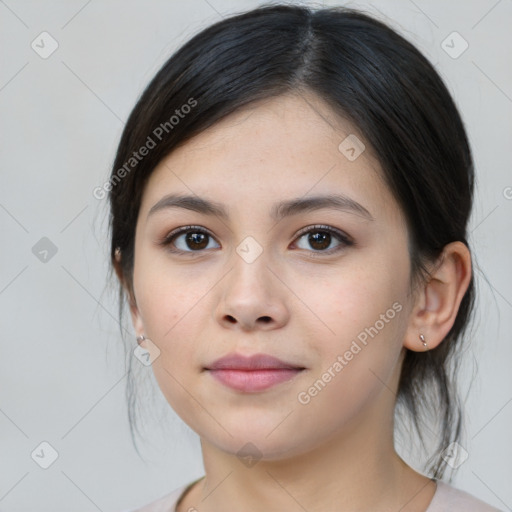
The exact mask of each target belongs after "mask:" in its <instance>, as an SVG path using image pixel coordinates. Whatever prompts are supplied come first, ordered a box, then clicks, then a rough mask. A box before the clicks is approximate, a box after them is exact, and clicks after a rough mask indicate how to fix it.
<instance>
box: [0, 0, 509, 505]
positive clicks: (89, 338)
mask: <svg viewBox="0 0 512 512" xmlns="http://www.w3.org/2000/svg"><path fill="white" fill-rule="evenodd" d="M339 3H341V2H324V5H333V4H339ZM257 5H259V2H256V1H248V0H246V1H240V2H234V1H226V0H208V1H206V0H190V1H186V2H185V1H180V2H177V1H151V2H143V1H138V2H135V1H131V2H127V1H122V0H108V1H101V0H92V1H85V0H76V1H64V0H62V1H22V0H20V1H15V0H5V1H0V19H1V21H2V30H1V32H0V48H1V53H2V65H1V71H0V73H1V76H0V109H1V111H0V116H1V122H2V131H1V137H2V139H1V143H0V148H1V151H2V154H1V159H0V162H1V188H0V225H1V233H2V242H1V247H2V249H1V251H0V312H1V313H0V314H1V332H0V340H1V341H0V343H1V348H0V350H1V352H0V465H1V466H0V510H4V511H7V510H9V511H13V512H17V511H29V510H30V511H36V510H37V511H41V512H43V511H52V512H60V511H67V512H69V511H71V510H72V511H74V512H80V511H95V510H101V511H119V510H123V509H126V508H132V507H135V506H138V505H141V504H144V503H147V502H149V501H151V500H153V499H155V498H157V497H158V496H160V495H162V494H165V493H167V492H169V491H171V490H173V489H174V488H176V487H178V486H179V485H182V484H185V483H187V482H189V481H191V480H192V479H195V478H197V477H199V476H201V475H203V467H202V462H201V454H200V446H199V440H198V437H197V435H196V434H195V433H194V432H192V431H191V430H190V429H189V428H188V427H187V426H186V425H185V424H184V423H183V422H182V421H181V420H180V419H179V418H178V417H177V416H176V415H175V414H174V412H173V411H172V410H171V409H170V407H168V406H167V403H166V402H165V400H164V399H163V398H162V397H161V394H160V392H159V390H158V389H157V388H156V384H155V383H154V381H153V378H152V373H151V369H150V368H147V369H144V368H143V367H142V366H141V368H143V370H145V371H146V370H147V371H146V377H147V379H146V381H145V382H146V383H147V384H148V386H149V388H148V389H149V391H148V399H147V403H148V410H149V411H153V412H154V414H153V415H151V414H149V413H148V415H147V418H146V420H145V423H146V425H147V430H146V436H147V439H148V443H147V445H145V446H144V448H143V451H142V454H143V456H144V458H145V462H143V461H142V460H141V459H140V458H139V457H138V456H137V454H136V452H135V451H134V449H133V447H132V444H131V440H130V437H129V430H128V424H127V419H126V405H125V398H124V386H125V382H126V378H125V373H126V371H125V363H124V355H123V349H122V344H121V341H120V337H119V326H118V324H117V321H116V318H117V304H116V295H115V293H114V292H113V288H112V289H111V288H110V287H109V286H106V276H107V262H108V245H107V241H106V227H107V216H106V215H107V203H106V200H105V199H103V200H98V199H96V198H94V197H93V194H92V191H93V189H94V188H95V187H97V186H99V185H102V184H103V183H104V182H105V180H106V179H107V177H108V173H109V166H110V165H111V164H112V161H113V157H114V151H115V148H116V145H117V143H118V141H119V137H120V134H121V130H122V128H123V123H124V120H126V118H127V116H128V114H129V112H130V110H131V108H132V107H133V106H134V103H135V101H136V99H137V97H138V95H139V94H140V92H141V90H142V88H143V87H144V86H145V85H146V83H147V82H148V81H149V80H150V78H152V76H153V75H154V73H155V72H156V71H157V70H158V69H159V67H160V66H161V64H162V63H163V62H164V61H165V60H166V59H167V57H168V56H169V55H170V53H171V52H172V51H173V50H174V49H175V48H177V47H178V46H179V45H180V44H182V43H183V42H185V41H186V40H187V39H188V38H189V37H190V36H191V35H192V34H195V33H196V32H197V31H198V30H199V29H201V28H203V27H205V26H207V25H209V24H211V23H213V22H215V21H217V20H220V19H221V17H223V16H225V15H227V14H229V13H231V12H234V11H240V10H245V9H247V8H252V7H256V6H257ZM315 5H321V4H315ZM347 5H350V6H353V7H362V8H365V9H366V10H367V11H369V12H370V13H374V14H375V15H377V16H378V17H379V18H381V19H384V20H387V21H388V22H389V23H391V25H392V26H394V27H395V28H396V29H397V30H398V31H399V32H401V33H402V34H404V35H405V36H406V37H407V38H408V39H409V40H411V41H412V42H413V43H415V44H416V45H417V46H418V47H419V48H420V49H421V50H422V51H423V52H424V53H425V54H426V55H427V57H428V58H429V59H430V60H431V61H432V63H434V64H435V65H436V66H437V69H438V70H439V71H440V73H441V75H442V76H443V78H444V79H445V81H446V83H447V85H448V87H449V88H450V90H451V91H452V93H453V95H454V97H455V99H456V102H457V104H458V106H459V107H460V110H461V113H462V116H463V118H464V120H465V123H466V125H467V130H468V133H469V137H470V141H471V144H472V147H473V151H474V156H475V162H476V167H477V174H478V182H477V195H476V200H475V208H474V214H473V217H472V220H471V234H470V243H471V244H472V247H473V251H474V255H475V273H476V278H477V289H478V292H479V294H480V295H479V296H480V298H479V301H478V304H477V306H478V311H477V314H476V323H475V331H474V341H473V342H472V346H471V349H470V350H469V351H468V352H467V353H466V357H465V363H464V367H463V373H464V378H463V379H462V381H461V384H462V390H463V394H464V395H465V394H467V393H466V391H467V389H468V385H469V384H470V383H471V384H472V386H471V394H470V395H469V397H468V398H467V399H466V407H467V420H468V421H467V428H466V440H465V442H464V444H463V446H464V449H465V450H467V452H468V454H469V458H468V459H467V460H466V461H465V462H464V463H463V464H462V465H461V466H460V467H459V469H458V470H457V472H456V474H455V479H454V485H456V486H457V487H459V488H461V489H465V490H467V491H469V492H471V493H473V494H474V495H476V496H478V497H480V498H482V499H484V500H485V501H488V502H489V503H491V504H493V505H495V506H497V507H499V508H500V509H502V510H511V507H512V487H511V485H510V482H511V478H512V462H511V461H512V443H511V442H510V431H511V424H512V421H511V420H512V403H511V402H512V375H511V372H510V371H509V368H510V366H511V361H512V344H511V343H510V341H511V336H510V332H511V328H512V323H511V318H512V292H511V290H512V272H511V270H510V261H511V252H512V251H511V248H512V247H511V246H512V237H511V236H510V222H507V221H509V219H510V218H511V213H512V188H510V187H512V174H511V171H510V170H511V163H512V156H511V155H512V153H511V151H510V150H511V141H512V129H511V122H510V119H511V114H512V72H511V67H510V55H511V46H512V45H511V43H512V37H511V27H512V1H511V0H501V1H496V0H479V1H477V0H473V1H465V2H462V1H461V2H458V1H453V2H445V1H442V0H436V1H426V0H415V1H412V0H402V1H391V0H389V1H384V0H383V1H375V2H373V4H372V3H370V2H350V3H349V4H347ZM43 31H47V32H48V33H49V34H51V36H52V37H53V38H54V39H55V40H56V41H57V42H58V45H59V46H58V49H57V50H56V51H55V52H54V53H53V54H52V55H50V56H49V57H48V58H46V59H43V58H42V57H41V56H40V55H39V54H38V53H36V51H34V50H33V49H32V47H31V43H32V41H34V40H35V41H36V43H37V42H38V41H39V45H40V46H42V43H40V38H38V36H39V34H41V32H43ZM454 31H457V32H458V33H459V34H460V35H461V36H462V37H463V38H464V39H465V40H466V41H467V43H468V44H469V47H468V49H467V50H466V51H465V52H464V53H462V54H461V55H460V56H458V58H453V55H452V56H450V55H448V53H446V51H445V50H444V49H443V47H442V44H443V41H444V40H446V38H447V37H448V36H449V35H450V34H452V32H454ZM448 41H451V40H450V39H448ZM445 44H446V43H445ZM450 44H451V46H454V49H453V50H452V52H453V51H457V50H460V49H461V46H460V44H461V41H458V42H457V41H455V42H454V43H453V44H452V43H450ZM45 48H46V50H48V49H49V48H50V46H49V40H46V43H45ZM43 237H47V238H48V239H49V240H50V241H51V243H52V244H53V246H55V248H56V250H57V252H56V253H55V254H53V253H52V250H51V247H50V248H49V245H48V244H49V243H48V241H47V240H43V241H40V240H41V239H42V238H43ZM36 244H39V245H36ZM45 244H46V245H45ZM34 246H35V249H33V248H34ZM44 250H48V251H49V252H48V253H44ZM41 251H43V252H41ZM126 322H129V319H128V318H127V319H126ZM126 329H127V330H128V332H129V333H130V334H131V333H132V332H133V331H132V328H131V325H129V324H128V323H127V324H126ZM134 343H135V341H134ZM134 346H135V345H134ZM475 370H478V371H477V373H476V375H475ZM142 373H144V371H143V372H142ZM151 390H152V391H151ZM150 397H152V398H150ZM43 441H46V442H48V443H50V445H51V446H53V447H54V449H55V450H56V451H57V452H58V458H57V460H56V461H55V462H54V463H53V464H52V465H51V466H50V467H49V468H48V469H42V468H41V467H40V466H39V465H38V464H36V462H35V461H34V460H33V459H32V458H31V453H32V452H33V451H34V450H35V449H36V448H37V447H38V446H39V445H40V443H41V442H43ZM48 453H49V452H48V451H46V454H48ZM45 456H46V455H45ZM405 457H407V454H405ZM41 458H44V457H41Z"/></svg>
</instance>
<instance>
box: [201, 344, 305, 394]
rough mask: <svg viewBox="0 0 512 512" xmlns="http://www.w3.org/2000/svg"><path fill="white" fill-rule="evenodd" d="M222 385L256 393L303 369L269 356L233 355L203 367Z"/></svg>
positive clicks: (288, 379)
mask: <svg viewBox="0 0 512 512" xmlns="http://www.w3.org/2000/svg"><path fill="white" fill-rule="evenodd" d="M204 369H205V370H206V371H207V372H208V373H209V374H210V375H212V377H213V378H214V379H215V380H216V381H218V382H220V383H221V384H223V385H225V386H227V387H229V388H231V389H234V390H237V391H242V392H247V393H250V392H258V391H264V390H266V389H269V388H271V387H274V386H276V385H278V384H280V383H282V382H287V381H290V380H291V379H293V378H294V377H296V376H297V375H298V374H300V373H302V372H303V371H304V370H306V368H305V367H304V366H301V365H297V364H295V363H291V362H287V361H283V360H281V359H278V358H276V357H273V356H270V355H268V354H254V355H252V356H249V357H247V356H243V355H241V354H236V353H232V354H229V355H227V356H225V357H222V358H220V359H218V360H216V361H215V362H214V363H212V364H211V365H209V366H208V367H206V368H204Z"/></svg>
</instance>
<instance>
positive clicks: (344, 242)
mask: <svg viewBox="0 0 512 512" xmlns="http://www.w3.org/2000/svg"><path fill="white" fill-rule="evenodd" d="M311 232H312V233H315V232H322V233H323V232H326V233H329V234H331V235H334V236H335V237H336V238H337V239H338V241H339V242H341V243H340V244H339V245H338V246H336V247H334V248H332V249H328V250H317V251H315V250H312V251H309V252H311V257H313V258H319V257H320V258H321V257H323V256H324V255H331V254H334V253H337V252H339V251H341V250H343V249H344V248H345V247H351V246H355V245H356V243H355V242H354V240H352V239H351V238H350V237H349V236H347V235H346V234H345V233H343V232H342V231H340V230H338V229H336V228H333V227H331V226H325V225H323V224H315V225H314V226H308V227H307V228H304V229H301V230H300V231H299V232H298V233H297V235H296V239H297V238H302V237H303V236H304V235H307V234H308V233H311ZM186 233H202V234H204V235H207V236H209V237H211V238H213V239H215V237H214V236H213V235H211V234H210V233H209V232H208V231H207V230H205V229H204V228H201V227H200V226H183V227H181V228H178V229H175V230H174V231H172V232H171V233H169V234H168V235H167V236H166V237H165V238H164V239H163V240H162V241H161V242H159V245H162V246H164V247H165V248H166V249H167V250H168V251H169V252H171V253H173V254H180V255H184V254H187V255H189V254H190V255H191V254H194V253H202V252H204V251H205V249H202V250H199V251H183V250H181V249H176V248H171V244H172V242H173V241H174V239H176V238H177V237H178V236H179V235H183V234H186ZM217 243H218V242H217Z"/></svg>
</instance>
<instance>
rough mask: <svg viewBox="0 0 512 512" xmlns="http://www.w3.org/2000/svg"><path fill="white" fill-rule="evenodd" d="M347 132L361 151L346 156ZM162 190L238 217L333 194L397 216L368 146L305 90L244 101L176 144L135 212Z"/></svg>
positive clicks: (382, 214) (349, 142)
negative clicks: (202, 200) (200, 200)
mask: <svg viewBox="0 0 512 512" xmlns="http://www.w3.org/2000/svg"><path fill="white" fill-rule="evenodd" d="M178 129H179V127H178ZM347 137H348V139H347ZM354 137H357V139H359V140H360V141H361V142H363V144H364V145H365V148H364V150H363V151H362V153H361V154H360V155H359V156H358V157H357V158H355V159H349V158H348V157H347V154H348V155H349V156H351V155H353V154H354V152H352V153H346V148H347V147H349V146H354V141H355V142H356V144H357V139H354ZM340 144H341V149H340ZM354 148H355V150H356V151H358V152H359V151H360V150H361V149H363V147H362V146H357V145H356V146H354ZM169 192H176V193H183V194H187V195H190V194H192V195H198V196H200V197H204V198H209V199H212V200H215V201H216V202H221V203H224V204H225V205H226V208H227V210H228V211H230V210H232V211H233V212H239V213H240V214H244V212H245V214H247V212H249V213H250V214H255V213H256V209H259V208H256V205H258V206H260V205H262V207H265V205H269V206H270V205H271V204H273V203H276V202H278V201H282V200H286V199H292V198H297V197H303V196H306V195H325V194H332V193H336V192H338V193H342V194H345V195H347V196H349V197H351V198H352V199H354V200H355V201H357V202H359V203H361V204H362V205H364V206H365V207H366V208H367V209H368V210H370V212H372V215H373V216H374V217H376V218H379V217H380V218H381V219H384V218H386V219H389V220H391V221H401V220H402V218H401V212H400V210H399V207H398V205H397V204H396V202H395V200H394V198H393V196H392V194H391V191H390V190H389V189H388V187H387V186H386V184H385V182H384V180H383V178H382V170H381V168H380V165H379V163H378V161H377V159H376V158H375V157H374V156H373V154H372V148H371V147H369V145H368V144H367V143H366V142H364V138H363V136H362V135H361V134H360V133H359V130H357V129H356V128H355V127H354V126H352V125H351V124H350V123H349V122H348V121H346V120H344V119H341V118H340V117H339V116H337V115H335V114H334V112H333V111H332V109H330V108H329V106H328V105H327V104H325V103H324V102H323V101H322V100H321V99H319V98H318V97H316V96H314V95H311V94H309V95H305V94H301V95H298V94H289V95H283V96H278V97H275V98H271V99H268V100H263V101H259V102H257V103H254V104H251V105H249V106H247V107H245V108H243V109H242V110H239V111H237V112H235V113H233V114H231V115H229V116H227V117H226V118H224V119H223V120H221V121H219V122H218V123H216V124H215V125H213V126H211V127H210V128H208V129H207V130H205V131H203V132H202V133H200V134H199V135H197V136H195V137H194V138H192V139H191V140H189V141H188V142H186V143H185V144H184V145H183V146H181V147H179V148H177V149H176V150H175V151H173V152H172V153H171V154H170V155H168V156H167V157H166V158H164V159H163V160H162V161H161V162H160V164H159V165H158V166H157V167H156V169H155V170H154V171H153V173H152V175H151V177H150V179H149V181H148V184H147V186H146V190H145V193H144V197H143V203H142V205H141V214H143V213H144V211H145V212H146V213H147V211H148V210H149V209H150V208H151V206H152V205H153V204H154V203H156V202H157V201H158V200H159V199H161V197H162V196H164V195H166V194H168V193H169Z"/></svg>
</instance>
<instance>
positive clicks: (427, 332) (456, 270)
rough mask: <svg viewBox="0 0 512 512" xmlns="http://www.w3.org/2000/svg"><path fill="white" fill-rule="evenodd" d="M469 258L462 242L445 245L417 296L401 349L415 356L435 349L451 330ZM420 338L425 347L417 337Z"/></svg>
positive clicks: (464, 286) (467, 274) (468, 277)
mask: <svg viewBox="0 0 512 512" xmlns="http://www.w3.org/2000/svg"><path fill="white" fill-rule="evenodd" d="M471 275H472V274H471V254H470V252H469V249H468V248H467V246H466V245H465V244H464V243H462V242H452V243H449V244H448V245H446V246H445V247H444V249H443V252H442V254H441V255H440V257H439V259H438V261H437V263H436V265H434V269H433V271H432V275H431V278H430V279H429V281H428V282H427V283H426V284H424V285H422V287H421V289H420V290H418V291H417V293H416V301H415V304H414V306H413V309H412V311H411V314H410V317H409V325H408V327H407V332H406V335H405V338H404V347H406V348H408V349H410V350H413V351H415V352H423V351H425V350H430V349H433V348H436V347H437V346H438V345H439V344H440V343H441V342H442V341H443V340H444V338H445V336H446V335H447V334H448V332H449V331H450V329H451V328H452V326H453V324H454V322H455V318H456V317H457V312H458V311H459V306H460V303H461V301H462V299H463V297H464V294H465V293H466V290H467V289H468V286H469V282H470V281H471ZM420 334H423V336H424V337H425V341H426V343H427V347H424V346H423V343H422V341H421V340H420V338H419V335H420Z"/></svg>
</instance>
